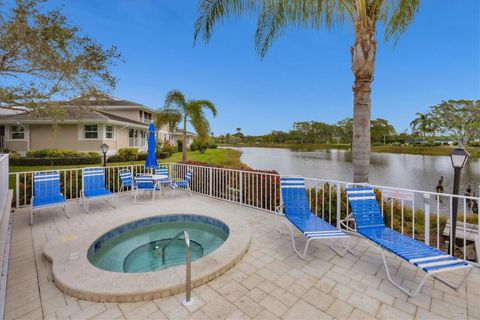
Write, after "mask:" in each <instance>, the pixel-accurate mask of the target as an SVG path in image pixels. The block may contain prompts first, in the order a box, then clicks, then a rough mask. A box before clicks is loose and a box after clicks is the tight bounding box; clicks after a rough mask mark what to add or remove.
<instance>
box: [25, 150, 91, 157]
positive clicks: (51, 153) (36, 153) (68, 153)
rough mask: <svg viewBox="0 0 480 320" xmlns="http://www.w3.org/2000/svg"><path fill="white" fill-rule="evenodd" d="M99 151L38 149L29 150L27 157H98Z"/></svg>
mask: <svg viewBox="0 0 480 320" xmlns="http://www.w3.org/2000/svg"><path fill="white" fill-rule="evenodd" d="M97 156H99V154H98V153H97V152H93V151H92V152H80V151H75V150H68V149H38V150H29V151H28V152H27V158H48V159H52V158H83V157H97Z"/></svg>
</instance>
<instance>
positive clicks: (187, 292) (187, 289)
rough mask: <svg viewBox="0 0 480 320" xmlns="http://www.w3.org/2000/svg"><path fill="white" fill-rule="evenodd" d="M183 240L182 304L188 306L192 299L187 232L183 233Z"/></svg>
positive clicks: (190, 251)
mask: <svg viewBox="0 0 480 320" xmlns="http://www.w3.org/2000/svg"><path fill="white" fill-rule="evenodd" d="M183 238H184V239H185V247H186V248H185V250H186V253H185V254H186V257H185V269H186V272H187V274H186V278H187V279H186V283H185V300H184V301H183V302H182V304H183V305H184V306H189V305H191V304H192V303H193V299H192V293H191V291H192V250H191V248H190V237H189V235H188V232H187V231H183Z"/></svg>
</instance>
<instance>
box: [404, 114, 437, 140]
mask: <svg viewBox="0 0 480 320" xmlns="http://www.w3.org/2000/svg"><path fill="white" fill-rule="evenodd" d="M416 116H417V118H415V119H413V121H412V122H410V127H411V128H412V131H413V132H418V133H419V134H420V135H421V136H422V137H423V142H425V137H426V135H427V133H433V135H434V136H435V131H436V126H435V123H434V121H433V118H432V115H431V114H430V113H420V112H417V113H416Z"/></svg>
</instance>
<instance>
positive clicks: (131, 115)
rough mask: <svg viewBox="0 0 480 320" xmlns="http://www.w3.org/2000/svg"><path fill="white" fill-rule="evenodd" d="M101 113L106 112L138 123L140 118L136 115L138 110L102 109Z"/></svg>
mask: <svg viewBox="0 0 480 320" xmlns="http://www.w3.org/2000/svg"><path fill="white" fill-rule="evenodd" d="M103 111H105V112H108V113H110V114H113V115H115V116H119V117H123V118H126V119H130V120H134V121H140V116H139V113H138V109H129V110H119V109H116V110H112V109H108V108H104V109H103Z"/></svg>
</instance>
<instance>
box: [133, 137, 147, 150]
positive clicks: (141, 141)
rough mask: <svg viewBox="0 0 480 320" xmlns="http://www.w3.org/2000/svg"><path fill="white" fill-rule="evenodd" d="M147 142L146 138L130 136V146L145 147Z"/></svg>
mask: <svg viewBox="0 0 480 320" xmlns="http://www.w3.org/2000/svg"><path fill="white" fill-rule="evenodd" d="M146 144H147V139H146V138H128V146H129V147H132V148H143V147H144V146H145V145H146Z"/></svg>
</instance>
